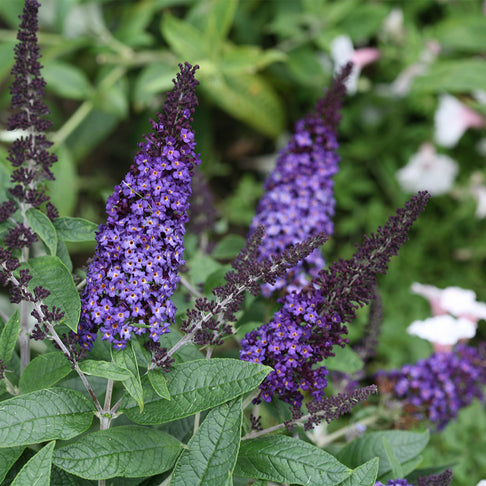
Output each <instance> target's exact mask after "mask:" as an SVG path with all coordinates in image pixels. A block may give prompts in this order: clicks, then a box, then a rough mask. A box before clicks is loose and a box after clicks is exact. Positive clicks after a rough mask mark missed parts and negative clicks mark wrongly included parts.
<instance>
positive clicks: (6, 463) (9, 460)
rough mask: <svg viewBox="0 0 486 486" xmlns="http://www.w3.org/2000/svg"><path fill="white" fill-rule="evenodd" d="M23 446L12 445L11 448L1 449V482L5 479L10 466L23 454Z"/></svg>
mask: <svg viewBox="0 0 486 486" xmlns="http://www.w3.org/2000/svg"><path fill="white" fill-rule="evenodd" d="M23 450H24V448H23V447H11V448H9V449H0V484H1V482H2V481H3V480H4V479H5V476H6V475H7V473H8V471H9V470H10V468H11V467H12V466H13V465H14V464H15V462H16V461H17V459H18V458H19V457H20V456H21V455H22V452H23Z"/></svg>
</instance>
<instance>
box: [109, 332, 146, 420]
mask: <svg viewBox="0 0 486 486" xmlns="http://www.w3.org/2000/svg"><path fill="white" fill-rule="evenodd" d="M111 359H112V360H113V363H115V364H116V365H118V366H120V367H122V368H125V369H127V370H128V371H129V372H130V373H131V376H130V378H128V379H126V380H124V381H123V386H124V387H125V390H126V391H127V392H128V393H129V395H130V396H131V397H132V398H133V399H134V400H135V401H136V402H137V404H138V407H139V408H140V413H142V411H143V406H144V405H143V401H144V397H143V388H142V383H141V381H140V373H139V372H138V364H137V356H136V355H135V351H134V349H133V346H132V343H131V342H130V341H129V342H128V344H127V347H126V348H125V349H121V350H120V351H116V350H114V349H113V348H111ZM134 422H135V421H134Z"/></svg>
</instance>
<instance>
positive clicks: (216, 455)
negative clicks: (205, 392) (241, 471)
mask: <svg viewBox="0 0 486 486" xmlns="http://www.w3.org/2000/svg"><path fill="white" fill-rule="evenodd" d="M242 419H243V410H242V408H241V398H240V399H237V400H235V401H233V402H229V403H223V404H222V405H220V406H219V407H216V408H213V409H212V410H211V411H210V412H209V413H208V415H207V416H206V418H205V420H204V422H203V423H202V425H201V426H200V427H199V429H198V430H197V432H196V433H195V434H194V436H193V437H192V439H191V440H190V441H189V443H188V444H187V449H185V450H184V452H183V453H182V455H181V457H180V458H179V460H178V461H177V464H176V466H175V468H174V471H173V473H172V479H171V481H170V486H185V485H187V484H190V485H191V486H192V485H194V486H203V485H205V486H210V485H212V484H221V485H223V484H226V483H227V482H228V478H229V477H230V476H231V474H232V471H233V468H234V466H235V463H236V458H237V456H238V449H239V447H240V437H241V421H242Z"/></svg>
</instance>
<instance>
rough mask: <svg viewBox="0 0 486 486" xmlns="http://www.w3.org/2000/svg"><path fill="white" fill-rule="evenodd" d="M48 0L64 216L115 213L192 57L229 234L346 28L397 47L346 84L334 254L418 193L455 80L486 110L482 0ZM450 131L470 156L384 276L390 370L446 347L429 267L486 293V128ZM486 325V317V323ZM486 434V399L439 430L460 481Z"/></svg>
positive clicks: (224, 231)
mask: <svg viewBox="0 0 486 486" xmlns="http://www.w3.org/2000/svg"><path fill="white" fill-rule="evenodd" d="M41 3H42V8H41V10H40V34H39V40H40V46H41V49H42V64H43V65H44V69H43V75H44V77H45V79H46V81H47V89H46V99H47V102H48V105H49V107H50V109H51V119H52V121H53V122H54V126H53V129H52V133H51V134H50V138H51V140H53V141H54V146H55V151H56V153H57V154H58V156H59V162H58V164H57V167H56V176H57V180H56V182H55V183H54V184H52V186H51V188H50V190H51V195H52V199H53V200H54V202H55V204H56V205H57V207H58V208H59V210H60V212H61V214H62V215H73V216H80V217H84V218H87V219H90V220H93V221H95V222H97V223H101V222H103V220H104V216H103V211H104V201H105V199H106V197H107V195H108V194H109V193H110V192H111V190H112V188H113V186H114V185H115V184H116V183H118V182H119V181H120V180H121V179H122V178H123V176H124V174H125V173H126V172H127V170H128V167H129V166H130V164H131V162H132V158H133V156H134V154H135V153H136V151H137V143H138V142H139V141H141V140H142V136H143V133H145V132H146V131H148V130H149V127H150V125H149V119H150V118H152V117H154V116H155V113H156V112H157V111H158V110H160V109H161V107H162V105H163V102H164V93H165V92H166V91H167V90H169V89H170V88H171V86H172V82H171V80H172V78H173V77H174V76H175V74H176V72H177V64H178V63H179V62H184V61H188V62H190V63H193V64H199V65H200V70H199V71H198V79H199V80H200V82H201V85H200V87H199V88H198V96H199V101H200V106H199V107H198V110H197V113H196V115H195V129H196V138H197V142H198V150H199V151H200V153H201V156H202V165H201V172H202V173H203V174H204V177H205V179H206V181H207V182H208V184H209V186H210V188H211V191H212V193H213V195H214V204H215V207H216V209H217V211H218V214H219V217H218V221H217V224H216V226H215V228H214V230H213V231H212V232H211V233H210V234H209V235H208V237H209V241H213V242H215V241H218V240H221V239H222V238H224V237H225V235H228V234H238V235H241V236H243V237H244V236H246V234H247V230H248V225H249V223H250V221H251V219H252V217H253V214H254V210H255V206H256V204H257V202H258V199H259V197H260V196H261V194H262V183H263V181H264V179H265V176H266V173H268V171H269V170H270V168H271V167H272V163H273V162H274V161H275V158H276V154H277V151H278V149H279V148H281V147H282V146H283V145H284V144H285V141H286V137H288V134H289V133H290V132H291V131H292V127H293V125H294V123H295V122H296V121H297V120H298V119H299V118H300V117H301V116H303V115H304V114H305V113H306V112H307V111H308V110H309V109H310V108H311V107H312V105H313V104H314V102H315V101H316V100H317V98H318V97H319V96H320V95H321V94H322V92H323V89H325V88H326V87H327V86H328V84H329V81H330V79H331V77H332V74H333V60H332V56H331V46H332V42H333V39H335V38H336V37H338V36H341V35H346V36H348V37H349V39H350V40H351V41H352V43H353V45H354V46H355V48H356V49H358V48H361V47H372V48H376V49H378V50H379V52H380V58H379V59H378V60H377V61H376V62H374V63H372V64H370V65H368V66H366V67H364V69H363V70H362V72H361V74H360V77H359V81H358V85H357V91H356V93H355V94H352V95H348V96H347V97H346V100H345V106H344V109H343V118H342V122H341V126H340V129H339V134H340V135H339V140H340V149H339V152H340V155H341V157H342V161H341V164H340V171H339V173H338V174H337V176H336V177H335V196H336V216H335V219H334V221H335V231H334V235H333V237H332V238H331V240H330V241H329V242H328V243H326V245H325V247H324V248H323V251H324V254H325V256H326V260H327V261H328V262H332V261H333V260H335V259H337V258H339V257H344V258H346V257H349V256H350V255H351V254H352V252H353V250H354V244H355V243H358V242H359V241H360V239H361V236H362V235H363V233H366V232H371V231H374V230H375V229H376V228H377V226H378V225H380V224H383V223H384V222H385V221H386V219H387V218H388V216H389V215H391V214H392V213H393V212H394V211H395V209H396V208H397V207H398V206H400V205H403V203H404V202H405V201H406V199H407V198H408V197H409V195H410V194H407V192H405V191H404V190H403V189H402V188H401V187H400V185H399V184H398V182H397V178H396V172H397V170H398V169H400V168H401V167H403V166H405V165H406V164H407V162H408V160H409V159H410V157H411V156H412V155H413V154H415V153H416V152H417V151H418V150H419V148H420V146H421V145H422V144H423V143H425V142H431V143H434V114H435V112H436V110H437V107H438V104H439V97H440V96H441V95H442V94H451V95H453V96H455V97H456V98H458V99H459V100H461V102H462V103H464V104H465V105H467V106H469V107H470V108H472V109H474V110H476V111H477V112H478V113H481V114H482V115H485V116H486V104H485V101H484V99H485V97H486V94H485V93H486V64H485V56H486V16H485V8H486V7H485V6H484V5H483V2H481V1H474V0H456V1H455V0H441V1H439V0H409V1H407V2H402V1H386V2H378V1H361V0H339V1H330V0H327V1H326V0H300V1H299V0H288V1H287V0H240V1H237V0H193V1H188V0H145V1H128V0H126V1H123V0H118V1H109V0H98V1H94V2H90V1H82V0H44V1H42V2H41ZM22 6H23V2H22V1H21V0H1V2H0V181H1V182H2V183H4V182H5V181H6V180H8V172H9V170H10V169H9V167H8V164H7V162H6V161H5V157H6V152H7V149H8V144H9V139H8V134H7V133H5V128H6V124H7V117H8V106H9V103H10V94H9V89H8V87H9V84H10V82H11V79H10V76H9V72H10V69H11V67H12V65H13V47H14V45H15V43H16V39H15V36H16V29H17V26H18V15H19V14H20V12H21V9H22ZM437 47H439V49H437ZM417 67H418V68H419V69H420V70H421V75H420V76H417V77H414V78H413V79H410V80H409V83H408V84H406V85H405V87H404V88H403V89H402V90H401V91H398V90H397V86H398V84H397V83H398V81H397V79H398V80H402V81H403V80H404V79H405V78H406V75H407V73H410V72H412V71H413V69H414V68H417ZM400 76H401V77H400ZM435 145H436V150H437V152H439V153H442V154H446V155H448V156H450V157H452V158H453V159H454V160H455V161H456V162H457V163H458V166H459V172H458V175H457V177H456V179H455V182H454V185H453V186H452V188H451V189H450V191H449V192H448V193H447V194H444V195H440V196H434V197H433V198H432V199H431V201H430V203H429V205H428V208H427V210H426V212H425V213H424V214H423V215H422V216H421V217H420V218H419V220H418V222H417V223H416V224H415V226H414V228H413V230H412V234H411V239H410V241H409V242H408V243H406V245H405V246H404V247H403V248H402V250H401V252H400V255H399V256H398V257H397V258H395V259H394V261H393V262H392V264H391V265H390V269H389V272H388V275H387V276H386V277H381V278H380V279H379V290H380V294H381V297H382V300H383V312H384V321H383V331H382V337H381V341H380V346H379V350H378V356H377V360H376V362H375V365H374V366H375V367H376V368H377V369H378V368H380V367H381V368H387V369H388V368H392V367H397V366H400V365H402V364H404V363H406V362H413V361H416V360H417V359H419V358H421V357H425V356H428V355H429V354H430V352H431V347H430V345H429V343H427V342H424V341H421V340H419V339H418V338H413V337H410V336H408V335H407V333H406V328H407V326H408V325H409V324H410V323H411V322H412V320H414V319H424V318H426V317H428V316H429V315H430V311H429V308H428V304H427V303H426V302H425V300H424V299H422V298H421V297H418V296H415V295H412V294H411V293H410V290H409V289H410V285H411V284H412V283H413V282H415V281H417V282H421V283H427V284H432V285H435V286H437V287H441V288H443V287H446V286H452V285H455V286H460V287H463V288H467V289H472V290H474V291H475V292H476V293H477V295H478V300H480V301H486V280H485V270H486V265H485V259H486V244H485V242H486V225H485V219H481V218H479V217H477V216H476V207H477V200H476V199H475V197H474V196H473V192H472V190H471V188H472V184H473V182H474V181H475V182H476V183H477V182H478V181H479V183H480V184H483V183H484V180H486V168H485V156H486V148H485V145H486V134H485V132H484V129H482V130H481V129H470V130H467V131H466V133H465V134H464V135H463V136H462V137H461V139H460V140H459V142H458V143H457V144H456V145H455V146H453V147H449V148H445V147H441V146H439V145H437V144H435ZM236 241H237V242H239V241H240V240H236ZM189 247H190V243H189V242H188V248H189ZM92 250H93V248H92V247H73V248H72V251H73V252H74V262H75V265H76V266H82V265H83V264H84V262H85V260H86V258H87V257H89V255H90V254H91V252H92ZM188 251H189V254H188V257H189V260H191V257H192V256H193V255H192V254H191V251H190V250H188ZM193 254H194V255H196V254H197V251H196V250H193ZM220 256H221V255H220ZM223 261H224V252H223ZM194 262H195V264H197V263H198V262H199V265H200V266H201V267H202V269H201V268H199V270H193V273H192V274H191V276H192V277H193V280H194V279H195V280H196V281H197V280H198V279H199V280H200V281H202V280H204V279H205V277H206V276H207V275H208V274H209V273H211V272H213V271H214V270H218V269H219V268H220V267H221V263H218V262H216V261H214V260H211V262H212V263H211V264H210V263H208V262H209V260H203V261H202V263H201V260H197V258H196V257H194ZM190 263H191V261H189V265H188V266H190ZM211 265H213V266H211ZM198 272H199V273H198ZM220 277H221V272H219V278H220ZM365 320H366V312H363V313H360V316H359V319H358V321H357V322H356V326H355V327H353V328H352V329H351V330H350V331H351V334H350V336H351V340H353V339H357V338H358V337H359V335H360V333H361V330H362V324H363V322H364V321H365ZM485 337H486V326H485V323H484V321H482V322H480V324H479V330H478V336H477V338H476V339H480V338H482V339H484V338H485ZM481 450H482V451H484V450H486V418H485V411H484V406H483V405H481V404H478V403H476V404H475V405H474V406H473V407H471V408H470V409H468V410H464V411H463V412H462V413H461V415H460V417H459V420H458V422H456V423H452V424H450V425H449V426H448V427H447V428H446V430H445V431H444V432H443V433H441V434H440V435H434V436H433V438H432V440H431V446H429V448H428V449H427V455H426V456H425V458H424V463H423V464H422V465H421V467H427V466H431V465H437V464H448V463H454V462H456V463H457V464H456V465H455V466H454V473H455V479H454V482H453V484H454V485H457V486H459V485H461V486H470V485H475V484H476V483H477V481H479V480H480V479H482V478H486V455H484V454H481V453H480V452H479V451H481Z"/></svg>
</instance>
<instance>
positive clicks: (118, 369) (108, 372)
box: [79, 359, 132, 381]
mask: <svg viewBox="0 0 486 486" xmlns="http://www.w3.org/2000/svg"><path fill="white" fill-rule="evenodd" d="M79 368H80V369H81V371H82V372H83V373H85V374H86V375H92V376H100V377H101V378H106V379H107V380H115V381H124V380H127V379H128V378H130V377H131V376H132V373H130V371H128V370H127V369H126V368H124V367H123V366H119V365H117V364H115V363H110V362H109V361H97V360H95V359H86V360H84V361H81V362H80V363H79Z"/></svg>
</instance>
